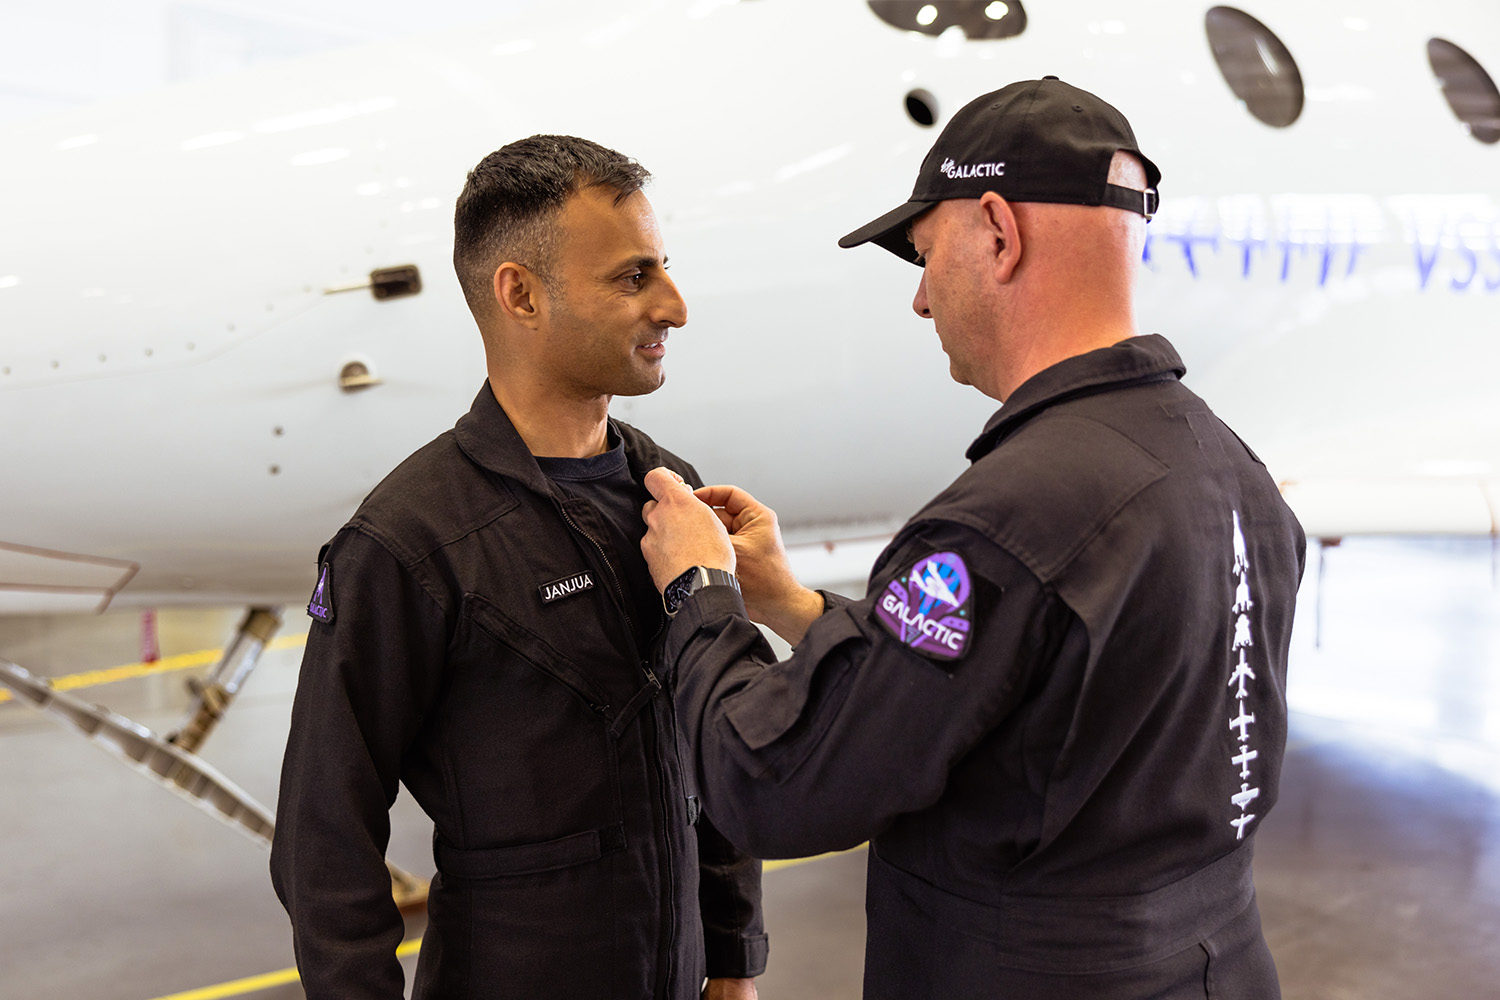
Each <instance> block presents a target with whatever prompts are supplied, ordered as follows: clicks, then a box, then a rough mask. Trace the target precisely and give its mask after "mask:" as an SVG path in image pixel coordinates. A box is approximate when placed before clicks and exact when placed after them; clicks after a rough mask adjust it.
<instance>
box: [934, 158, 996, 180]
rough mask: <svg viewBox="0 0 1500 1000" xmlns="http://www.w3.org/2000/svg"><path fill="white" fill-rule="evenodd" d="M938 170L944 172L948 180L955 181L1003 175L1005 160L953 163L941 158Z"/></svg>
mask: <svg viewBox="0 0 1500 1000" xmlns="http://www.w3.org/2000/svg"><path fill="white" fill-rule="evenodd" d="M938 170H939V171H941V172H942V173H944V174H946V175H947V177H948V179H949V180H950V181H956V180H959V179H961V178H967V177H1004V176H1005V161H1004V160H1001V161H1000V162H999V163H965V164H962V165H959V164H955V163H954V162H953V161H952V160H951V159H945V160H943V165H942V166H941V167H938Z"/></svg>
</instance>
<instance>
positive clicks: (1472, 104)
mask: <svg viewBox="0 0 1500 1000" xmlns="http://www.w3.org/2000/svg"><path fill="white" fill-rule="evenodd" d="M1427 61H1428V62H1429V63H1431V64H1432V73H1433V75H1434V76H1436V77H1437V78H1438V82H1439V83H1441V84H1442V85H1443V96H1444V97H1446V98H1447V99H1448V106H1449V107H1450V108H1452V109H1453V113H1454V114H1455V115H1457V116H1458V120H1459V121H1461V122H1463V123H1464V124H1465V125H1466V126H1468V129H1469V134H1470V135H1472V136H1473V137H1474V138H1476V139H1478V140H1479V141H1480V142H1485V143H1495V142H1500V91H1497V90H1496V89H1495V81H1494V80H1492V79H1490V75H1489V74H1488V73H1486V72H1485V70H1484V67H1483V66H1481V65H1479V62H1478V61H1477V60H1476V59H1475V58H1474V57H1473V56H1471V55H1469V54H1468V53H1467V52H1465V51H1464V50H1463V49H1461V48H1459V47H1458V46H1457V45H1454V44H1453V43H1452V42H1447V41H1444V40H1443V39H1441V38H1433V39H1430V40H1429V41H1428V42H1427Z"/></svg>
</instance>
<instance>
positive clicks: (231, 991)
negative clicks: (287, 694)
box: [155, 637, 866, 1000]
mask: <svg viewBox="0 0 1500 1000" xmlns="http://www.w3.org/2000/svg"><path fill="white" fill-rule="evenodd" d="M288 638H290V637H288ZM865 846H866V845H864V844H861V845H859V846H858V847H855V848H852V849H850V850H847V851H833V852H832V853H830V854H818V855H815V856H813V857H810V858H786V859H783V860H780V861H767V862H766V863H765V865H764V866H763V867H764V869H765V870H766V871H768V872H774V871H780V870H781V869H783V868H791V867H793V866H795V865H804V864H807V862H809V861H821V860H823V859H824V858H836V857H838V856H840V855H842V854H853V853H854V852H855V851H862V850H864V849H865ZM421 947H422V939H421V938H412V939H411V940H410V941H405V942H402V944H401V947H399V948H397V949H396V957H397V958H405V957H406V956H408V955H415V954H416V953H417V950H418V949H420V948H421ZM301 978H302V977H301V976H299V975H297V970H296V969H295V968H293V969H281V970H279V971H277V972H267V973H264V974H262V975H259V976H247V977H245V978H244V979H236V980H234V981H233V982H228V983H220V984H219V985H218V986H205V987H203V988H202V989H198V990H188V991H187V992H186V993H173V994H171V995H169V996H164V997H156V998H155V1000H227V998H229V997H242V996H245V995H246V994H247V993H258V992H260V991H261V990H268V989H270V988H271V987H273V986H285V985H287V984H288V983H295V982H297V981H299V980H300V979H301Z"/></svg>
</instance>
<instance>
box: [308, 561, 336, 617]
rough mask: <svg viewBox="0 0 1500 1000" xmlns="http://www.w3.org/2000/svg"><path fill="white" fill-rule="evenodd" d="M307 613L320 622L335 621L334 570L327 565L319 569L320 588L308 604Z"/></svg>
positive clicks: (315, 591) (314, 591)
mask: <svg viewBox="0 0 1500 1000" xmlns="http://www.w3.org/2000/svg"><path fill="white" fill-rule="evenodd" d="M307 613H308V614H309V615H310V616H312V617H313V618H316V619H317V620H318V621H320V622H328V623H331V622H332V621H333V570H332V569H330V568H329V566H328V564H327V563H324V564H323V565H322V566H320V567H319V568H318V586H317V588H316V589H314V590H313V595H312V600H310V601H308V602H307Z"/></svg>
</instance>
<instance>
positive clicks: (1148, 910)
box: [666, 336, 1305, 1000]
mask: <svg viewBox="0 0 1500 1000" xmlns="http://www.w3.org/2000/svg"><path fill="white" fill-rule="evenodd" d="M1183 372H1184V368H1183V365H1182V362H1181V360H1180V359H1179V358H1178V356H1177V353H1176V352H1175V351H1174V350H1173V349H1172V347H1171V345H1170V344H1169V343H1168V342H1167V341H1166V340H1164V339H1162V338H1161V337H1157V336H1150V337H1139V338H1133V339H1131V340H1127V341H1125V342H1122V343H1120V344H1117V345H1115V346H1113V347H1110V348H1107V349H1104V350H1099V351H1093V352H1090V353H1088V354H1085V355H1082V356H1079V357H1075V358H1071V359H1068V360H1066V361H1063V362H1061V363H1059V364H1057V365H1055V366H1053V367H1051V368H1049V369H1047V370H1046V371H1043V372H1041V373H1039V374H1037V375H1036V376H1035V377H1033V378H1032V379H1030V380H1028V381H1027V382H1026V383H1025V384H1024V385H1023V386H1021V387H1019V388H1018V389H1017V390H1016V391H1015V393H1014V394H1013V395H1012V396H1011V398H1010V399H1008V400H1007V401H1006V404H1005V406H1004V407H1003V408H1002V409H1001V410H1000V411H999V412H998V413H997V414H996V416H995V417H994V418H993V419H992V420H991V421H990V423H989V424H988V426H987V427H986V428H985V431H984V433H983V434H982V435H981V436H980V438H979V439H978V440H977V441H976V442H975V443H974V445H973V446H972V447H971V448H970V449H969V453H968V454H969V458H970V459H971V460H972V462H973V464H972V465H971V466H970V468H969V469H968V470H967V471H966V472H965V473H964V474H963V475H961V476H960V477H959V478H958V479H957V480H956V481H954V483H953V484H952V485H951V486H949V487H948V488H947V489H946V490H944V491H943V492H942V493H941V494H939V495H938V496H937V497H936V498H934V499H933V500H932V501H931V502H930V503H929V504H928V505H927V506H926V507H925V508H923V509H922V510H921V511H920V512H918V513H917V515H916V516H915V517H913V518H912V519H911V521H909V522H908V523H907V524H906V525H905V527H903V528H902V530H901V531H900V532H899V533H898V534H897V535H896V537H895V538H894V539H893V540H892V542H891V544H890V546H889V547H888V548H887V549H886V550H885V552H884V553H883V554H882V555H881V557H880V559H879V560H878V561H877V562H876V564H875V568H874V570H873V572H872V574H871V577H870V589H869V596H867V597H866V598H865V599H863V600H860V601H853V602H849V601H845V600H844V599H842V598H837V597H834V596H833V595H828V596H827V598H826V600H827V604H828V608H827V610H826V612H825V613H824V614H823V615H822V617H821V618H819V619H818V620H817V621H816V622H814V623H813V625H812V627H811V629H810V630H809V631H808V633H807V635H806V637H805V638H804V640H803V641H802V642H801V643H800V644H798V646H797V648H796V649H795V650H794V652H793V655H792V656H791V658H790V659H789V660H787V661H785V662H783V663H780V664H776V663H774V662H773V658H772V656H771V655H770V652H769V650H768V648H767V647H766V646H765V645H764V644H763V641H762V639H761V637H760V636H759V634H758V633H757V631H756V629H755V627H754V626H753V625H751V624H750V623H749V622H748V621H747V620H746V619H745V618H744V617H743V612H744V606H743V604H742V603H741V602H740V600H739V596H738V594H736V593H735V592H734V591H733V590H732V589H731V588H727V587H707V588H704V589H703V590H701V591H699V592H698V593H697V594H695V595H694V596H693V597H692V598H691V599H690V600H689V601H688V602H687V603H686V604H685V605H684V607H683V609H682V611H681V612H680V613H679V614H678V615H677V616H676V617H675V619H674V620H673V622H672V624H671V625H670V626H669V627H668V630H667V640H666V647H667V649H666V656H667V658H668V659H669V660H671V661H672V662H674V663H675V664H676V668H677V674H678V693H677V701H676V705H677V712H678V717H679V719H680V720H681V722H682V726H683V730H684V732H685V733H686V734H687V737H688V742H689V745H690V746H691V747H692V748H693V751H694V754H695V759H696V762H697V765H698V767H699V781H700V787H701V788H702V789H703V792H704V796H705V800H706V807H707V808H708V809H709V810H710V811H711V812H713V814H714V817H715V820H716V822H718V824H719V826H720V828H721V829H722V830H724V831H725V833H726V834H727V835H728V836H729V837H730V838H731V839H732V840H734V841H735V842H736V843H737V844H739V845H741V846H742V847H745V848H746V849H748V850H750V851H751V852H753V853H755V854H756V855H758V856H760V857H767V858H774V857H784V856H793V855H805V854H810V853H814V852H819V851H827V850H833V849H838V848H847V847H852V846H854V845H856V844H858V843H859V842H860V841H862V840H864V839H866V838H870V839H871V851H870V859H869V872H868V889H867V901H866V909H867V911H868V917H869V931H868V935H869V938H868V946H867V951H866V958H865V996H866V997H868V998H891V1000H898V998H899V1000H919V998H942V1000H963V998H974V1000H978V998H984V1000H994V998H1017V1000H1043V998H1048V997H1058V998H1063V997H1066V998H1081V997H1098V998H1110V1000H1128V998H1145V997H1151V998H1174V1000H1175V998H1185V997H1204V996H1213V997H1236V998H1267V997H1276V996H1278V995H1279V987H1278V984H1277V978H1276V970H1275V966H1274V964H1273V963H1272V961H1271V956H1270V953H1269V951H1268V950H1267V949H1266V946H1265V942H1264V939H1263V937H1262V935H1261V931H1260V922H1259V913H1258V910H1257V908H1256V905H1255V900H1254V888H1253V885H1252V883H1251V878H1250V858H1251V851H1252V846H1251V845H1252V843H1253V836H1254V831H1255V829H1256V828H1257V826H1258V825H1259V822H1260V818H1261V817H1263V816H1264V815H1265V814H1266V812H1267V811H1268V810H1269V809H1270V808H1271V806H1272V805H1273V804H1274V803H1275V801H1276V788H1277V779H1278V775H1279V771H1280V766H1281V758H1282V752H1283V749H1284V747H1285V740H1286V701H1285V697H1284V692H1285V677H1286V653H1287V646H1288V643H1289V640H1290V634H1291V628H1292V611H1293V604H1294V599H1295V595H1296V590H1297V586H1298V583H1299V581H1300V579H1301V573H1302V566H1303V559H1304V551H1305V539H1304V536H1303V533H1302V529H1301V527H1300V525H1298V523H1297V521H1296V519H1295V517H1294V516H1293V515H1292V513H1291V512H1290V510H1289V509H1288V508H1287V506H1286V505H1285V503H1283V502H1282V499H1281V497H1280V494H1279V492H1278V490H1277V488H1276V484H1275V483H1273V482H1272V481H1271V478H1270V476H1269V475H1267V473H1266V470H1265V468H1264V467H1263V466H1262V465H1261V463H1260V461H1259V460H1258V459H1257V458H1256V457H1255V456H1254V455H1253V454H1252V453H1251V452H1250V451H1249V449H1248V448H1247V447H1245V446H1244V444H1243V443H1241V441H1240V440H1239V439H1238V437H1236V436H1235V434H1234V433H1233V432H1232V431H1230V430H1229V429H1228V428H1227V427H1226V426H1225V425H1224V424H1223V423H1221V422H1220V421H1219V420H1218V418H1217V417H1215V416H1214V415H1213V414H1212V413H1211V412H1210V411H1209V409H1208V407H1207V406H1206V405H1205V404H1204V403H1203V401H1202V400H1200V399H1199V398H1198V397H1197V396H1195V395H1194V394H1193V393H1192V392H1190V391H1188V390H1187V389H1186V388H1185V387H1184V386H1183V385H1182V384H1181V383H1180V381H1179V378H1180V377H1181V375H1182V374H1183ZM923 415H924V416H929V417H930V416H932V415H931V414H927V413H925V412H924V414H923ZM883 460H886V461H892V462H899V461H900V460H901V456H900V455H899V454H890V455H886V456H883Z"/></svg>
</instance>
